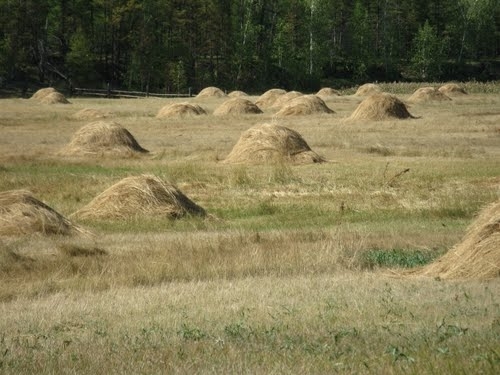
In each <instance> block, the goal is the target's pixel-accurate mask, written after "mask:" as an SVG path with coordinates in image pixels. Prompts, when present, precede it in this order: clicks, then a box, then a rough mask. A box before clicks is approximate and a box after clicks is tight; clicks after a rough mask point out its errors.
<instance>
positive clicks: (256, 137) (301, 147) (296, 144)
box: [224, 124, 325, 164]
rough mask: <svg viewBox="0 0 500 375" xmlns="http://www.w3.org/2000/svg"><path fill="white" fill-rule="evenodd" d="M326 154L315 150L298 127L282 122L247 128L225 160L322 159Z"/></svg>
mask: <svg viewBox="0 0 500 375" xmlns="http://www.w3.org/2000/svg"><path fill="white" fill-rule="evenodd" d="M323 161H325V160H324V159H323V158H322V157H320V156H319V155H318V154H316V153H315V152H314V151H312V150H311V148H310V147H309V145H308V144H307V142H306V141H305V140H304V139H303V138H302V136H301V135H300V134H299V133H297V132H296V131H294V130H292V129H289V128H286V127H284V126H280V125H274V124H262V125H257V126H254V127H252V128H250V129H248V130H247V131H245V132H244V133H243V134H242V135H241V137H240V139H239V140H238V142H237V143H236V145H235V146H234V147H233V149H232V151H231V152H230V153H229V155H228V156H227V157H226V159H225V160H224V162H225V163H276V162H292V163H297V164H302V163H321V162H323Z"/></svg>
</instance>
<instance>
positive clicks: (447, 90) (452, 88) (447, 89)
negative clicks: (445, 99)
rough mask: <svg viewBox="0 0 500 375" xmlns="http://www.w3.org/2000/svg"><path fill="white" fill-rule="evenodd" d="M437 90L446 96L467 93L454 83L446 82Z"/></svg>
mask: <svg viewBox="0 0 500 375" xmlns="http://www.w3.org/2000/svg"><path fill="white" fill-rule="evenodd" d="M439 91H441V92H442V93H443V94H445V95H448V96H461V95H467V92H466V91H465V89H464V88H463V87H461V86H459V85H457V84H456V83H448V84H446V85H443V86H441V87H440V88H439Z"/></svg>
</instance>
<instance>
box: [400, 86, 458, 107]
mask: <svg viewBox="0 0 500 375" xmlns="http://www.w3.org/2000/svg"><path fill="white" fill-rule="evenodd" d="M434 100H435V101H443V100H451V98H450V97H448V96H446V95H445V94H443V93H442V92H441V91H439V90H438V89H436V88H435V87H421V88H419V89H418V90H416V91H415V92H414V93H413V94H412V95H411V96H410V97H409V98H408V101H409V102H413V103H421V102H428V101H434Z"/></svg>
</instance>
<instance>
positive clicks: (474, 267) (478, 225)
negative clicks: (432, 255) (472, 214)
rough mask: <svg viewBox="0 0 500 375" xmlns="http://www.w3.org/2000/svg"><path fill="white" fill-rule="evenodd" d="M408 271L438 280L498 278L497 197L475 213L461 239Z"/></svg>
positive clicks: (499, 226) (499, 214) (499, 232)
mask: <svg viewBox="0 0 500 375" xmlns="http://www.w3.org/2000/svg"><path fill="white" fill-rule="evenodd" d="M412 274H413V275H419V276H430V277H438V278H440V279H480V280H487V279H493V278H497V277H500V200H498V201H496V202H495V203H493V204H491V205H489V206H487V207H486V208H484V209H483V210H482V211H481V212H480V213H479V216H478V217H477V219H476V220H475V221H474V222H473V223H472V224H471V225H470V226H469V228H468V229H467V232H466V234H465V237H464V238H463V239H462V242H460V243H458V244H457V245H455V246H454V247H453V248H452V249H451V250H449V251H448V252H447V253H446V254H444V255H443V256H442V257H441V258H439V259H438V260H436V261H435V262H433V263H431V264H429V265H427V266H425V267H423V268H421V269H419V270H417V271H415V272H412Z"/></svg>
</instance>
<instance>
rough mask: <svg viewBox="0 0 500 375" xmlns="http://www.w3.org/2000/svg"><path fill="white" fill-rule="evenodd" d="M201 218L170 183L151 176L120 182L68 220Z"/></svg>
mask: <svg viewBox="0 0 500 375" xmlns="http://www.w3.org/2000/svg"><path fill="white" fill-rule="evenodd" d="M185 215H197V216H204V215H205V210H204V209H203V208H201V207H200V206H198V205H197V204H196V203H194V202H193V201H191V200H190V199H189V198H188V197H186V196H185V195H184V194H183V193H182V192H181V191H180V190H179V189H177V188H176V187H175V186H173V185H172V184H170V183H167V182H165V181H162V180H161V179H160V178H158V177H156V176H153V175H140V176H132V177H127V178H124V179H123V180H121V181H119V182H118V183H116V184H114V185H113V186H111V187H110V188H108V189H106V190H105V191H104V192H102V193H101V194H99V195H98V196H97V197H95V198H94V199H93V200H92V201H91V202H90V203H89V204H87V205H86V206H85V207H83V208H81V209H80V210H78V211H77V212H75V213H74V214H73V215H72V216H74V217H78V218H82V219H105V218H110V219H111V218H112V219H127V218H134V217H140V216H144V217H145V216H147V217H151V216H159V217H166V218H180V217H183V216H185Z"/></svg>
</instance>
